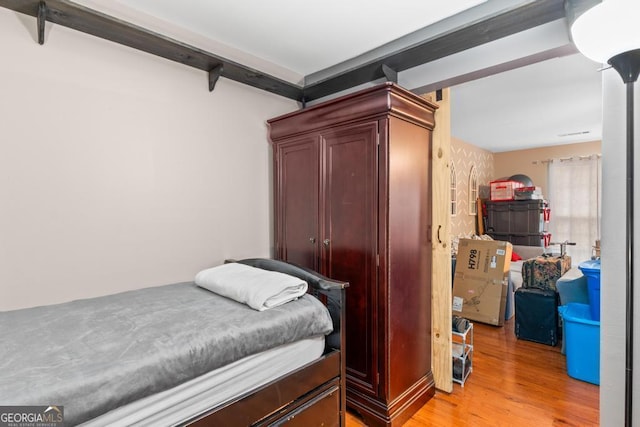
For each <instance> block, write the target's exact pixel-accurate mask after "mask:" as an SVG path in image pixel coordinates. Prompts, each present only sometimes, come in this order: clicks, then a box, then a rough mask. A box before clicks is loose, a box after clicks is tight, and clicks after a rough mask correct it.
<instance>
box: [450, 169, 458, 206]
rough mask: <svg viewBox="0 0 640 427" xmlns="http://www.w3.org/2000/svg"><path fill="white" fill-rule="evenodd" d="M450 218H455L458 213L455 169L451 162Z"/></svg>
mask: <svg viewBox="0 0 640 427" xmlns="http://www.w3.org/2000/svg"><path fill="white" fill-rule="evenodd" d="M450 188H451V216H456V214H457V213H458V195H457V190H458V183H457V179H456V167H455V166H454V165H453V162H451V187H450Z"/></svg>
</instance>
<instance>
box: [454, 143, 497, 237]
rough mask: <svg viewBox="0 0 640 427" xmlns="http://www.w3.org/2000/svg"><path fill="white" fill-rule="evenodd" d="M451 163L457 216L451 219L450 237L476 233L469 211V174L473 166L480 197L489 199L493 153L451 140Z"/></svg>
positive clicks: (474, 220) (474, 222)
mask: <svg viewBox="0 0 640 427" xmlns="http://www.w3.org/2000/svg"><path fill="white" fill-rule="evenodd" d="M451 162H452V163H453V166H454V167H455V171H456V183H457V185H456V190H457V191H456V195H457V205H458V206H457V208H458V209H457V214H456V215H455V216H452V217H451V236H452V237H455V236H458V237H459V236H460V235H469V234H475V232H476V217H475V215H470V211H469V174H470V172H471V168H472V167H474V166H475V168H476V173H477V176H478V184H479V186H480V197H481V198H488V197H489V182H490V181H491V180H493V179H494V175H493V170H494V165H493V153H491V152H490V151H486V150H483V149H481V148H478V147H475V146H473V145H471V144H468V143H466V142H464V141H461V140H459V139H457V138H451Z"/></svg>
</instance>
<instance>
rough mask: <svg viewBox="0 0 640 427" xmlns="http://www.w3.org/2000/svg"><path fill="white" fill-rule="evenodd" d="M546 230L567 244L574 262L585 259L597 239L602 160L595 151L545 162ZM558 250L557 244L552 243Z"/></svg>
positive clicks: (555, 250)
mask: <svg viewBox="0 0 640 427" xmlns="http://www.w3.org/2000/svg"><path fill="white" fill-rule="evenodd" d="M548 165H549V166H548V173H549V190H548V193H549V194H548V195H549V208H551V220H550V221H549V231H550V232H551V240H552V241H554V242H564V241H565V240H568V241H569V242H574V243H575V244H576V245H575V246H567V253H568V254H569V255H571V258H572V262H573V264H574V265H577V264H578V263H580V262H582V261H585V260H588V259H590V258H591V255H592V247H593V246H594V245H595V242H596V240H599V239H600V217H601V214H600V212H601V206H600V195H601V194H602V187H601V163H600V157H599V156H598V155H593V156H584V157H572V158H567V159H554V160H552V161H551V162H550V163H549V164H548ZM551 249H552V250H553V252H559V251H560V248H559V247H557V246H556V247H552V248H551Z"/></svg>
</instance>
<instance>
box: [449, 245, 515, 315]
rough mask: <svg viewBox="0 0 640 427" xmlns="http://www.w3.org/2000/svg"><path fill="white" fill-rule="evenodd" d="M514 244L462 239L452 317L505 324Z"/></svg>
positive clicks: (454, 280) (454, 285) (457, 261)
mask: <svg viewBox="0 0 640 427" xmlns="http://www.w3.org/2000/svg"><path fill="white" fill-rule="evenodd" d="M512 251H513V249H512V246H511V243H509V242H502V241H497V240H471V239H461V240H460V242H459V244H458V256H457V260H456V273H455V275H454V279H453V305H452V310H453V314H457V315H460V316H462V317H464V318H467V319H469V320H475V321H478V322H483V323H488V324H490V325H498V326H501V325H503V324H504V317H505V309H506V304H507V296H508V286H509V267H510V265H511V253H512Z"/></svg>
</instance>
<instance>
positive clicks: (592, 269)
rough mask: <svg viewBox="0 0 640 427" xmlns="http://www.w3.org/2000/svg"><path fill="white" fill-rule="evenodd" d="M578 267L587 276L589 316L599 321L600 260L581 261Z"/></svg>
mask: <svg viewBox="0 0 640 427" xmlns="http://www.w3.org/2000/svg"><path fill="white" fill-rule="evenodd" d="M578 268H579V269H580V271H582V274H584V275H585V277H586V278H587V289H588V291H589V306H590V310H591V318H592V319H593V320H597V321H600V260H599V259H596V260H589V261H584V262H581V263H580V264H578Z"/></svg>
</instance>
